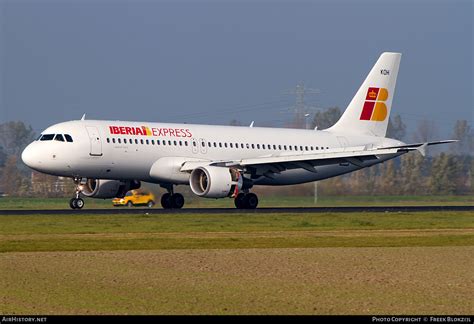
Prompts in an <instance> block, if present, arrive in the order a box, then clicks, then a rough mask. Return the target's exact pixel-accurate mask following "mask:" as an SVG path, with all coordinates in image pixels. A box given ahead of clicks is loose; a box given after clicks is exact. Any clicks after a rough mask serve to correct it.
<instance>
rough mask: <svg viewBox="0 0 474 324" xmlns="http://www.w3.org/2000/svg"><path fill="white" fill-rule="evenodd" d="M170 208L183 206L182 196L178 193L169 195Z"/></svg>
mask: <svg viewBox="0 0 474 324" xmlns="http://www.w3.org/2000/svg"><path fill="white" fill-rule="evenodd" d="M171 202H172V208H176V209H180V208H182V207H183V206H184V197H183V195H182V194H180V193H175V194H174V195H172V196H171Z"/></svg>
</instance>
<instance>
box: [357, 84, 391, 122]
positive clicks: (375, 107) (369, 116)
mask: <svg viewBox="0 0 474 324" xmlns="http://www.w3.org/2000/svg"><path fill="white" fill-rule="evenodd" d="M387 98H388V90H387V89H385V88H369V90H368V91H367V96H366V97H365V102H364V107H363V108H362V113H361V114H360V120H372V121H384V120H385V118H387V106H386V105H385V101H387Z"/></svg>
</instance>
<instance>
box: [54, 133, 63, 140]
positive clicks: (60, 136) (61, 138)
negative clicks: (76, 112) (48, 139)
mask: <svg viewBox="0 0 474 324" xmlns="http://www.w3.org/2000/svg"><path fill="white" fill-rule="evenodd" d="M54 140H55V141H59V142H64V137H63V136H62V135H61V134H56V136H55V137H54Z"/></svg>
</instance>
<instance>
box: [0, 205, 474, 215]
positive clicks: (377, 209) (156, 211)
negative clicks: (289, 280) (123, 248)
mask: <svg viewBox="0 0 474 324" xmlns="http://www.w3.org/2000/svg"><path fill="white" fill-rule="evenodd" d="M430 211H435V212H443V211H459V212H460V211H472V212H474V206H357V207H291V208H268V207H266V208H257V209H250V210H249V209H237V208H183V209H162V208H113V209H112V208H110V209H87V208H85V209H81V210H72V209H10V210H6V209H4V210H0V215H91V214H92V215H104V214H105V215H111V214H137V215H143V214H153V215H166V214H274V213H277V214H284V213H287V214H298V213H309V214H311V213H383V212H389V213H402V212H430Z"/></svg>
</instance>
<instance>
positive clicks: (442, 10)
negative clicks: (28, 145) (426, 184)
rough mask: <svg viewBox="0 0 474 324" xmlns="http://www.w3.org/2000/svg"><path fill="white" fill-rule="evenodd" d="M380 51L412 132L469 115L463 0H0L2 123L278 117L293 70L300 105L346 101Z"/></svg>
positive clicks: (283, 117)
mask: <svg viewBox="0 0 474 324" xmlns="http://www.w3.org/2000/svg"><path fill="white" fill-rule="evenodd" d="M384 51H394V52H401V53H402V54H403V56H402V61H401V67H400V72H399V75H398V82H397V89H396V94H395V97H394V102H393V106H392V114H400V115H401V116H402V119H403V120H404V121H405V123H406V124H407V125H408V126H409V130H411V131H413V130H414V129H415V128H416V127H417V123H418V122H420V121H421V120H423V119H426V120H429V121H432V122H433V123H434V124H435V125H436V127H437V128H438V130H439V133H440V136H441V135H448V134H450V133H451V130H452V128H453V126H454V123H455V122H456V120H458V119H467V120H468V121H469V122H470V124H471V126H472V127H474V125H473V123H472V122H473V119H474V118H473V114H474V106H473V102H474V100H473V63H472V54H473V2H472V1H469V0H462V1H461V0H446V1H436V0H435V1H421V0H415V1H403V0H402V1H388V0H381V1H380V0H379V1H364V0H362V1H348V0H346V1H340V0H335V1H290V0H288V1H263V0H260V1H227V0H223V1H199V0H197V1H182V0H178V1H158V0H147V1H143V0H133V1H132V0H120V1H112V0H61V1H60V0H54V1H52V0H35V1H33V0H0V123H3V122H6V121H11V120H20V121H24V122H25V123H27V124H30V125H32V127H33V128H34V130H35V131H36V132H38V133H39V132H41V130H43V129H44V128H46V127H47V126H49V125H51V124H54V123H58V122H62V121H66V120H73V119H79V118H81V116H82V115H83V114H84V113H86V114H87V117H86V118H88V119H110V120H136V121H157V122H187V123H200V124H201V123H202V124H228V123H229V122H230V121H231V120H232V119H236V120H239V121H241V122H242V123H244V124H247V123H248V124H250V122H251V121H255V125H256V126H259V125H265V126H267V125H273V126H283V125H284V124H285V123H287V122H288V121H289V120H290V119H291V116H292V111H293V107H294V104H295V96H294V95H292V94H291V89H294V88H295V86H296V84H297V83H298V82H301V81H304V83H305V85H306V87H308V88H313V89H319V93H318V94H308V95H307V96H306V97H305V100H306V104H307V105H308V107H309V108H308V109H309V111H310V112H311V113H314V112H316V111H317V110H318V109H324V108H326V107H330V106H339V107H340V108H342V109H345V107H346V106H347V104H348V103H349V101H350V100H351V98H352V96H353V95H354V94H355V92H356V91H357V89H358V88H359V86H360V84H361V83H362V81H363V80H364V78H365V77H366V75H367V73H368V72H369V70H370V69H371V67H372V66H373V64H374V63H375V61H376V60H377V58H378V57H379V55H380V54H381V53H382V52H384ZM433 140H434V139H433Z"/></svg>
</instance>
